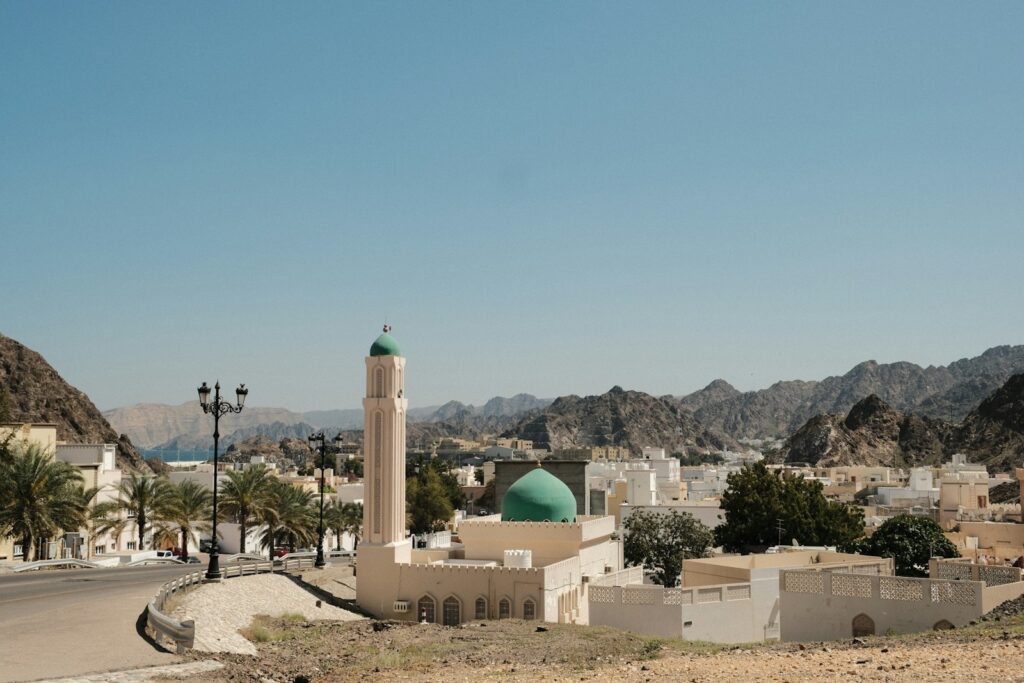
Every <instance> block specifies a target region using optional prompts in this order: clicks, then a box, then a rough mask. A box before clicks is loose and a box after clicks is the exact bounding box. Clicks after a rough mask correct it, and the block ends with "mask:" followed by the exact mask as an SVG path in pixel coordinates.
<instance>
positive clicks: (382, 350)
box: [370, 332, 402, 356]
mask: <svg viewBox="0 0 1024 683" xmlns="http://www.w3.org/2000/svg"><path fill="white" fill-rule="evenodd" d="M370 355H371V356H401V355H402V352H401V351H399V350H398V342H396V341H395V338H394V337H392V336H391V335H390V334H388V333H387V332H385V333H384V334H382V335H380V336H379V337H377V340H376V341H374V342H373V345H372V346H371V347H370Z"/></svg>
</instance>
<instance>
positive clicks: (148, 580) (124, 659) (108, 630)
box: [0, 565, 200, 682]
mask: <svg viewBox="0 0 1024 683" xmlns="http://www.w3.org/2000/svg"><path fill="white" fill-rule="evenodd" d="M198 568H200V566H199V565H185V566H183V565H173V566H169V567H168V566H159V565H154V566H149V567H132V568H125V569H72V570H61V571H38V572H27V573H24V574H14V575H5V576H0V663H2V664H0V682H6V681H27V680H35V679H39V678H53V677H58V676H73V675H76V674H85V673H92V672H100V671H110V670H116V669H124V668H129V667H140V666H148V665H157V664H169V663H172V662H175V661H178V658H177V657H175V656H174V655H172V654H169V653H166V652H162V651H160V650H157V649H156V648H154V647H153V645H151V644H150V642H149V641H147V640H145V639H144V638H142V637H141V636H140V635H139V633H138V630H137V625H138V621H139V616H140V615H141V614H142V612H143V610H144V608H145V606H146V603H147V602H149V599H150V598H152V597H153V594H154V593H156V591H157V590H158V589H159V587H160V585H161V584H163V583H165V582H167V581H169V580H171V579H173V578H174V577H176V576H179V575H181V574H187V573H189V572H193V571H196V569H198Z"/></svg>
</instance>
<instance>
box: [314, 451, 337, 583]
mask: <svg viewBox="0 0 1024 683" xmlns="http://www.w3.org/2000/svg"><path fill="white" fill-rule="evenodd" d="M333 441H334V444H335V447H340V446H341V443H342V442H343V441H344V439H342V438H341V433H340V432H339V433H338V435H337V436H335V437H334V439H333ZM309 445H310V447H311V448H315V449H319V451H320V526H319V529H318V531H317V540H316V562H315V563H314V565H313V566H315V567H318V568H323V567H325V566H326V565H327V561H326V560H324V479H326V478H327V477H326V474H325V472H326V470H327V467H326V463H325V459H326V458H327V439H326V437H325V436H324V433H323V431H319V432H317V433H316V434H310V435H309Z"/></svg>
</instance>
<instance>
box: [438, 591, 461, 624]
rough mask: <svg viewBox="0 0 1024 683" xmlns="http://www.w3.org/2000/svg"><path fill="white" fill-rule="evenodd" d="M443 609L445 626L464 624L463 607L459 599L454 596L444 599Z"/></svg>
mask: <svg viewBox="0 0 1024 683" xmlns="http://www.w3.org/2000/svg"><path fill="white" fill-rule="evenodd" d="M441 607H442V608H443V612H442V614H443V616H444V620H443V621H442V623H443V624H444V625H445V626H458V625H459V624H461V623H462V605H460V604H459V599H458V598H457V597H455V596H454V595H449V596H448V597H447V598H445V599H444V602H443V603H442V605H441Z"/></svg>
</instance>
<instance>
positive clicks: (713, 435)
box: [505, 386, 738, 454]
mask: <svg viewBox="0 0 1024 683" xmlns="http://www.w3.org/2000/svg"><path fill="white" fill-rule="evenodd" d="M505 436H515V437H519V438H523V439H532V440H533V443H534V445H535V446H537V447H540V448H543V447H550V448H552V449H557V448H572V447H576V446H625V447H627V448H629V449H630V450H631V451H632V452H634V453H636V454H639V453H640V450H641V449H642V448H643V447H644V446H657V447H663V448H665V449H666V450H668V451H670V452H671V451H678V450H683V449H685V448H699V449H705V448H710V449H716V450H717V449H721V448H724V447H732V448H738V444H736V442H735V441H733V440H732V439H731V438H729V437H728V436H725V435H723V434H721V433H718V432H716V431H714V430H710V429H707V428H706V427H704V425H702V424H701V423H700V422H699V421H698V420H697V419H696V418H694V417H693V415H691V414H690V413H689V412H688V411H686V410H683V409H682V408H681V407H680V405H679V403H678V402H677V401H675V400H673V399H671V398H656V397H654V396H651V395H650V394H645V393H643V392H639V391H625V390H623V389H622V387H618V386H616V387H613V388H612V389H611V390H610V391H608V392H607V393H605V394H601V395H600V396H585V397H582V398H581V397H579V396H562V397H559V398H557V399H555V400H554V402H553V403H551V405H549V406H547V407H546V408H544V409H543V410H541V411H540V412H539V413H538V414H536V415H533V416H531V417H527V418H525V419H523V420H521V421H520V422H519V423H518V424H517V425H516V426H514V427H513V428H511V429H509V430H508V431H507V432H506V433H505Z"/></svg>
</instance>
